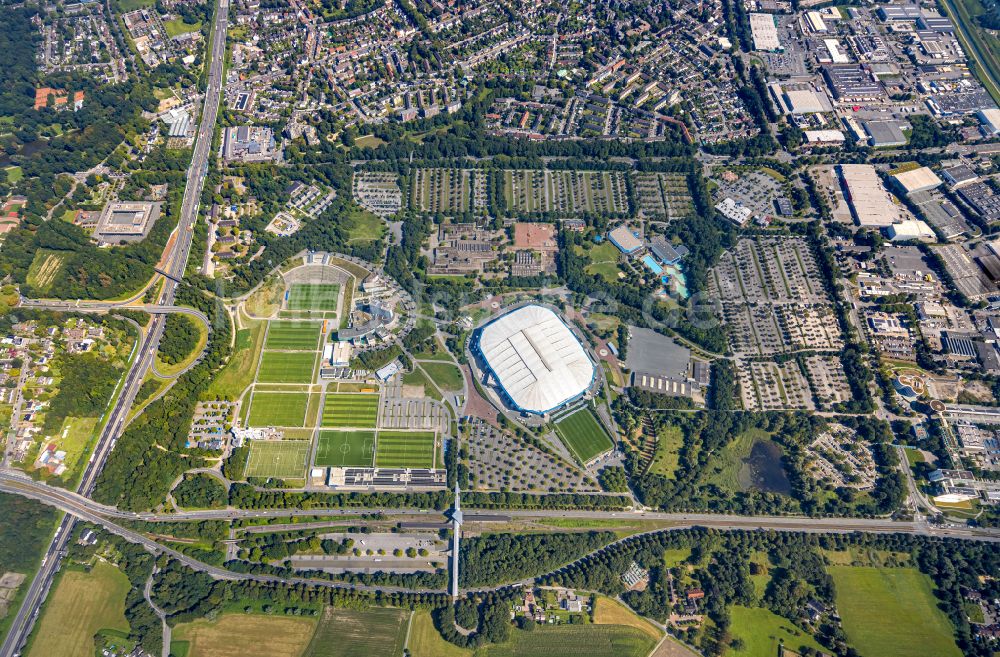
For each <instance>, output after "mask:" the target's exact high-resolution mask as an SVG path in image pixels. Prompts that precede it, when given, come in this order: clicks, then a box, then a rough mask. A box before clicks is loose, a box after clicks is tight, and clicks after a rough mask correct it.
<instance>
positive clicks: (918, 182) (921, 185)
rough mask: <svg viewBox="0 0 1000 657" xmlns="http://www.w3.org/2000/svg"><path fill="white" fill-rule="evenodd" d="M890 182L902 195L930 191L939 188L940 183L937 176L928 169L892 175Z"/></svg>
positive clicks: (921, 168) (923, 168) (922, 168)
mask: <svg viewBox="0 0 1000 657" xmlns="http://www.w3.org/2000/svg"><path fill="white" fill-rule="evenodd" d="M892 180H893V182H894V183H895V184H896V186H897V187H898V188H899V190H900V191H901V192H903V193H904V194H912V193H914V192H926V191H930V190H932V189H935V188H937V187H939V186H940V185H941V182H942V181H941V179H940V178H938V177H937V174H935V173H934V172H933V171H931V169H930V167H920V168H919V169H911V170H910V171H902V172H900V173H896V174H893V176H892Z"/></svg>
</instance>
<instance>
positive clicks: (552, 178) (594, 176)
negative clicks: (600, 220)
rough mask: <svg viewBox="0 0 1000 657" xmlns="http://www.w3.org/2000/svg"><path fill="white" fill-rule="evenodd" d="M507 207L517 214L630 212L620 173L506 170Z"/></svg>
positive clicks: (623, 176) (622, 177) (626, 190)
mask: <svg viewBox="0 0 1000 657" xmlns="http://www.w3.org/2000/svg"><path fill="white" fill-rule="evenodd" d="M504 196H505V197H506V199H507V207H508V208H510V209H512V210H514V211H516V212H526V213H534V212H557V213H567V214H579V213H582V212H601V213H619V212H628V209H629V203H628V187H627V184H626V181H625V174H624V173H622V172H620V171H561V170H559V171H550V170H548V169H546V170H541V169H523V170H517V171H510V170H508V171H504Z"/></svg>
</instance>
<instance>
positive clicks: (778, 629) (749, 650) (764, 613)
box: [727, 606, 823, 657]
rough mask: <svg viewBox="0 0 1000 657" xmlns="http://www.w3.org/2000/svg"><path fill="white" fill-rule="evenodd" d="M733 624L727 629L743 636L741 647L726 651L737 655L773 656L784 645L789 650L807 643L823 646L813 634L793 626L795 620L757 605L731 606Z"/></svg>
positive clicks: (818, 646)
mask: <svg viewBox="0 0 1000 657" xmlns="http://www.w3.org/2000/svg"><path fill="white" fill-rule="evenodd" d="M730 615H731V617H732V619H733V620H732V625H731V626H730V632H731V633H732V634H733V636H736V637H739V638H740V639H742V640H743V648H742V649H741V650H736V649H735V648H733V649H731V650H730V651H727V654H732V655H738V656H739V657H772V656H773V655H777V654H778V647H779V646H781V645H784V646H785V647H786V648H789V649H790V650H795V651H798V650H799V648H802V647H808V648H812V649H814V650H822V649H823V648H822V646H820V645H819V644H818V643H817V642H816V639H814V638H813V637H812V635H810V634H808V633H807V632H804V631H803V630H801V629H799V628H798V627H796V626H795V623H793V622H792V621H790V620H788V619H787V618H782V617H781V616H778V615H777V614H774V613H772V612H771V611H769V610H767V609H762V608H757V607H739V606H736V607H733V608H732V609H731V610H730Z"/></svg>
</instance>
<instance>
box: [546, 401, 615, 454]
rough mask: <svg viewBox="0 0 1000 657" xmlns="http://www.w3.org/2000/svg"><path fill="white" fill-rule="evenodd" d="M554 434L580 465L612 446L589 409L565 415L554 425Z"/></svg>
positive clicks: (606, 434)
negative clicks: (557, 435)
mask: <svg viewBox="0 0 1000 657" xmlns="http://www.w3.org/2000/svg"><path fill="white" fill-rule="evenodd" d="M556 433H557V434H559V438H560V439H562V441H563V443H564V444H565V445H566V448H567V449H569V451H570V452H572V453H573V454H574V455H575V456H576V458H578V459H579V460H580V461H581V462H582V463H586V462H587V461H589V460H591V459H592V458H594V457H595V456H597V455H599V454H603V453H604V452H606V451H608V450H609V449H611V448H612V447H614V444H613V443H612V442H611V438H610V437H608V433H607V432H606V431H605V430H604V428H603V427H602V426H601V424H600V422H598V421H597V418H596V417H594V414H593V413H591V412H590V410H589V409H586V408H581V409H580V410H578V411H576V412H574V413H572V414H570V415H567V416H566V417H564V418H563V419H561V420H559V421H558V422H557V423H556Z"/></svg>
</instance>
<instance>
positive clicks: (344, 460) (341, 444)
mask: <svg viewBox="0 0 1000 657" xmlns="http://www.w3.org/2000/svg"><path fill="white" fill-rule="evenodd" d="M374 452H375V432H374V431H320V432H319V444H318V445H317V447H316V465H317V466H319V467H338V468H341V467H351V466H354V467H371V464H372V455H373V454H374Z"/></svg>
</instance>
